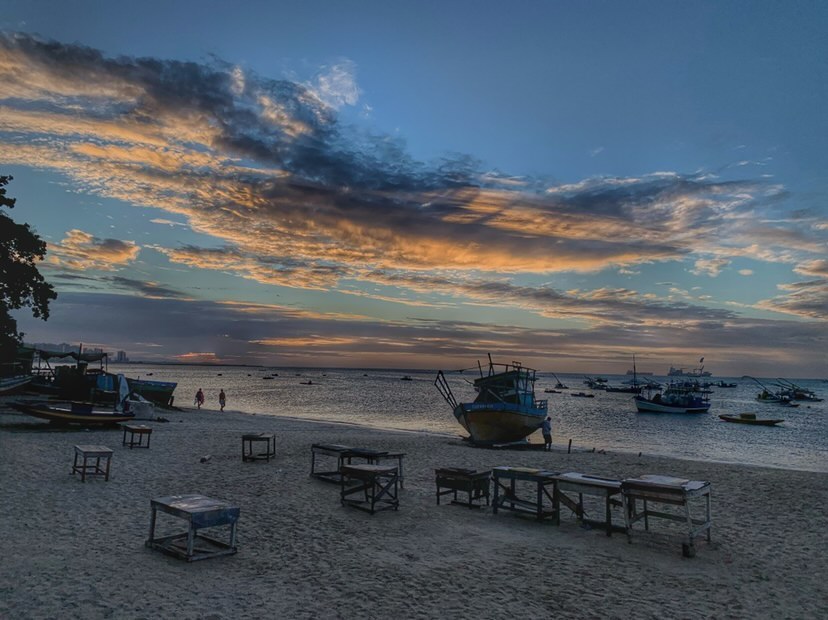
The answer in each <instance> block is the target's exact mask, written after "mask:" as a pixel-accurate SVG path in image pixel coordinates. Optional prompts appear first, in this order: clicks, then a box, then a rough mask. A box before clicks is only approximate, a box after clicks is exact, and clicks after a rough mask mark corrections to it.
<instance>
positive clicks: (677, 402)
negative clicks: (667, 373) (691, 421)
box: [634, 381, 710, 413]
mask: <svg viewBox="0 0 828 620" xmlns="http://www.w3.org/2000/svg"><path fill="white" fill-rule="evenodd" d="M634 400H635V406H636V408H637V409H638V411H639V412H641V413H706V412H707V411H708V410H709V409H710V392H709V391H708V390H702V389H701V387H700V386H699V384H698V382H695V381H689V382H688V381H681V382H674V383H669V384H667V387H666V388H664V389H662V390H658V391H656V392H655V394H653V392H652V391H648V392H647V395H646V396H644V395H642V394H638V395H637V396H635V397H634Z"/></svg>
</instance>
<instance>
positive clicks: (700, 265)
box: [690, 258, 730, 278]
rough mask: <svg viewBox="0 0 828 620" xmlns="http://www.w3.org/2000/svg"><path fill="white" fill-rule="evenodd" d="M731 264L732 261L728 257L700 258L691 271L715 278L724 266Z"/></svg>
mask: <svg viewBox="0 0 828 620" xmlns="http://www.w3.org/2000/svg"><path fill="white" fill-rule="evenodd" d="M729 264H730V261H729V260H727V259H726V258H700V259H698V260H697V261H696V263H695V266H694V267H693V269H691V270H690V273H694V274H696V275H697V276H700V275H705V274H706V275H708V276H710V277H711V278H715V277H716V276H718V275H719V274H720V273H721V271H722V268H723V267H727V266H728V265H729Z"/></svg>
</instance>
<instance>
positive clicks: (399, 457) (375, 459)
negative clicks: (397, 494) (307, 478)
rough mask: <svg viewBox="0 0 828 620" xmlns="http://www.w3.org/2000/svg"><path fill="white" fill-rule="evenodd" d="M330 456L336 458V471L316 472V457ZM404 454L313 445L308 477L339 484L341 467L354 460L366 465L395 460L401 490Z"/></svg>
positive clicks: (339, 446) (403, 477) (339, 445)
mask: <svg viewBox="0 0 828 620" xmlns="http://www.w3.org/2000/svg"><path fill="white" fill-rule="evenodd" d="M319 456H332V457H334V458H336V469H334V470H327V471H319V470H317V457H319ZM403 457H405V453H404V452H386V451H383V450H371V449H368V448H353V447H351V446H343V445H341V444H332V443H315V444H312V445H311V471H310V475H311V476H312V477H314V478H319V479H320V480H325V481H326V482H334V483H337V484H339V483H341V482H342V467H343V466H345V465H351V464H352V463H353V460H354V459H364V461H365V463H367V464H368V465H379V464H380V463H381V462H382V461H383V460H384V459H396V461H397V473H398V478H399V485H400V488H403V486H404V481H405V476H404V475H403Z"/></svg>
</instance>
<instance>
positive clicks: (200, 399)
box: [195, 388, 204, 409]
mask: <svg viewBox="0 0 828 620" xmlns="http://www.w3.org/2000/svg"><path fill="white" fill-rule="evenodd" d="M195 404H196V405H198V408H199V409H201V405H203V404H204V392H203V391H202V390H201V388H198V392H196V395H195Z"/></svg>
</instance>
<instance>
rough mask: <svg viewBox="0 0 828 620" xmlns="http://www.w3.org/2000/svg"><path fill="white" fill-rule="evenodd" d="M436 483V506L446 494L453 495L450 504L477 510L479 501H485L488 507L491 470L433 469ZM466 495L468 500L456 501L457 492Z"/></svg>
mask: <svg viewBox="0 0 828 620" xmlns="http://www.w3.org/2000/svg"><path fill="white" fill-rule="evenodd" d="M434 473H435V475H436V482H437V504H438V505H439V504H440V496H441V495H446V494H448V493H453V494H454V499H452V500H451V503H452V504H461V505H463V506H468V507H469V508H479V507H480V504H475V503H474V502H479V501H480V500H481V499H485V500H486V505H487V506H488V505H489V488H490V487H491V477H492V472H491V470H486V471H476V470H474V469H462V468H457V467H444V468H442V469H435V470H434ZM458 491H461V492H463V493H466V494H467V497H468V500H467V501H465V502H461V501H458V500H457V492H458Z"/></svg>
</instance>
